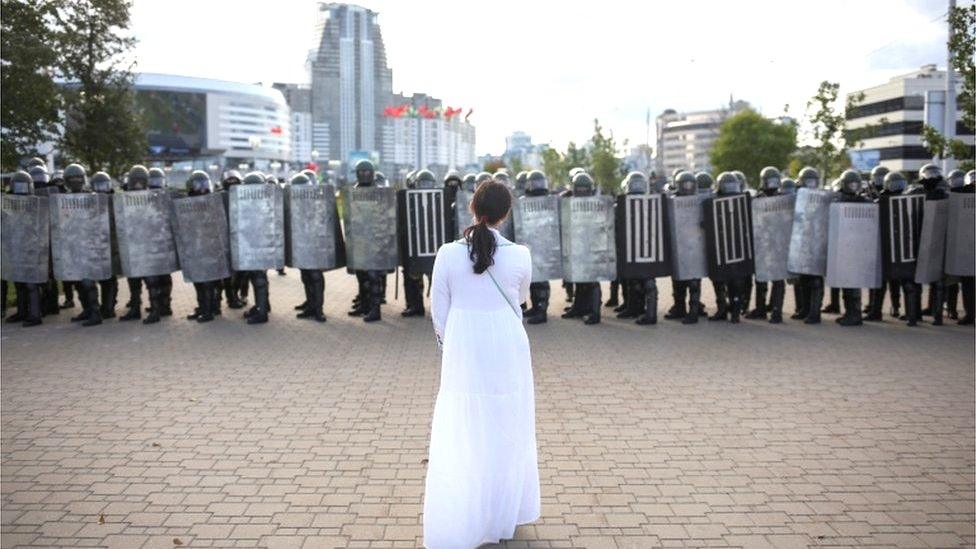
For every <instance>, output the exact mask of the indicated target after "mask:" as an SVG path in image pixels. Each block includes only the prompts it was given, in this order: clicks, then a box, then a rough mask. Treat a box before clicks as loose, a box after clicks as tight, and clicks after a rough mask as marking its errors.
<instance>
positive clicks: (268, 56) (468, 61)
mask: <svg viewBox="0 0 976 549" xmlns="http://www.w3.org/2000/svg"><path fill="white" fill-rule="evenodd" d="M965 3H966V2H963V4H965ZM317 4H318V3H317V2H308V1H292V2H284V3H281V4H276V5H275V7H274V9H271V8H267V9H264V8H261V9H250V10H240V9H239V7H238V6H239V4H236V3H232V2H226V1H222V0H216V1H211V2H206V3H199V2H195V3H192V4H191V3H190V2H189V1H187V0H176V1H174V2H169V3H166V4H165V5H161V4H160V3H157V2H147V1H145V0H137V1H136V2H135V4H134V6H133V10H132V15H133V21H132V27H131V30H132V33H133V35H134V36H136V37H137V38H138V39H139V43H138V44H137V46H136V48H135V50H134V56H135V60H136V61H137V62H138V65H137V67H136V70H138V71H145V72H168V73H174V74H184V75H188V76H205V77H210V78H220V79H227V80H237V81H242V82H263V83H265V84H268V85H270V83H271V82H307V74H306V67H305V64H304V61H305V59H306V57H307V55H308V50H309V49H310V48H311V46H312V42H313V35H314V29H313V26H314V25H313V22H314V15H315V10H316V9H317ZM359 5H362V6H364V7H366V8H368V9H371V10H373V11H376V12H378V13H379V24H380V25H381V26H382V28H383V39H384V42H385V47H386V53H387V61H388V64H389V66H390V67H391V68H392V69H393V86H392V87H393V92H394V93H404V94H412V93H415V92H421V93H429V94H432V95H435V96H437V97H441V98H443V100H444V103H445V104H446V105H452V106H461V107H464V108H466V109H467V108H473V109H474V113H473V115H472V118H471V121H472V123H474V124H475V126H477V128H478V142H477V152H478V154H479V155H482V154H486V153H491V154H501V152H502V151H503V150H504V139H505V137H506V136H508V135H510V134H511V133H512V132H514V131H517V130H522V131H525V132H526V133H528V134H530V135H532V137H533V140H534V141H535V142H536V143H546V142H549V143H551V144H552V145H553V146H555V147H557V148H563V147H564V146H565V144H566V143H567V142H568V141H576V142H577V143H580V142H583V141H585V140H586V139H587V138H588V137H589V135H590V133H591V131H592V120H593V118H599V119H600V121H601V124H602V125H603V126H604V128H606V129H609V130H612V131H613V132H614V134H615V136H616V137H617V139H618V142H620V143H621V144H622V143H623V141H624V140H625V139H627V140H628V141H629V146H630V147H632V146H636V145H637V144H640V143H643V142H644V141H645V136H646V127H645V120H646V116H647V114H648V112H649V113H650V117H651V121H652V123H653V119H654V118H655V117H656V116H657V115H659V114H660V113H661V112H662V111H664V110H665V109H667V108H673V109H675V110H678V111H695V110H708V109H713V108H718V107H720V106H722V105H723V104H725V103H727V101H728V97H729V95H730V94H731V95H733V96H734V97H735V98H736V99H740V98H741V99H744V100H747V101H749V102H750V103H751V104H752V105H753V106H754V107H756V108H757V109H759V110H760V111H761V112H763V114H765V115H767V116H773V115H777V114H780V113H782V112H783V109H784V105H786V104H789V106H790V110H789V114H790V115H791V116H793V117H795V118H798V119H802V118H803V115H804V112H805V105H806V102H807V100H809V98H810V97H811V96H812V95H813V94H814V92H815V91H816V87H817V85H818V84H819V82H820V81H821V80H833V81H839V82H840V83H841V86H842V92H847V91H852V90H856V89H860V88H863V87H867V86H871V85H877V84H879V83H882V82H885V81H887V80H888V79H889V78H890V77H892V76H894V75H897V74H900V73H904V72H907V71H911V70H915V69H918V67H920V66H921V65H924V64H927V63H938V64H939V65H940V66H944V64H945V38H946V29H945V21H944V17H943V14H944V13H945V10H946V2H944V1H941V0H938V1H908V0H902V1H898V2H890V1H870V2H856V3H842V2H839V1H837V2H824V3H821V4H818V6H817V7H818V9H817V10H816V11H815V12H811V13H806V12H803V13H794V11H795V10H792V9H791V8H793V7H795V6H793V5H783V4H781V3H772V2H760V1H756V2H740V3H736V4H735V5H726V4H719V3H715V4H708V5H707V6H705V7H702V6H688V5H684V6H672V5H660V6H659V5H652V6H647V5H630V4H627V3H622V2H609V3H602V4H601V5H600V9H599V10H593V9H591V10H580V9H574V8H569V7H560V9H559V11H553V10H552V8H551V7H550V6H547V5H539V4H533V3H519V4H516V3H514V2H507V1H501V2H496V3H493V4H492V5H491V6H487V5H485V6H482V5H474V6H471V7H470V8H469V9H467V10H466V13H464V14H462V13H461V12H458V11H456V10H449V9H447V6H449V4H441V3H426V4H417V3H411V4H409V5H405V4H398V3H396V2H389V1H385V0H382V1H370V2H361V3H359ZM181 7H182V8H185V9H181ZM187 13H194V14H196V15H197V16H196V17H193V18H187V17H185V15H186V14H187ZM839 13H842V14H844V17H843V18H838V14H839ZM177 14H179V15H177ZM513 14H518V15H513ZM703 14H706V15H703ZM176 17H180V19H176ZM839 20H847V21H850V23H843V22H841V23H838V22H837V21H839ZM213 21H221V26H222V27H221V28H224V29H226V28H230V29H240V32H239V34H238V33H236V32H231V33H227V32H223V31H222V32H220V33H219V34H218V33H215V32H214V25H213V23H212V22H213ZM255 21H260V22H261V24H260V27H256V26H255V23H254V22H255ZM471 21H478V22H479V24H478V25H477V27H475V24H474V23H471ZM659 21H687V24H684V25H676V24H660V23H658V24H655V22H659ZM736 21H741V23H736ZM855 22H856V24H855ZM176 27H180V28H181V33H180V34H185V35H193V36H198V37H200V39H198V40H193V41H186V42H174V41H173V40H172V36H173V32H172V30H173V28H176ZM482 28H483V29H484V31H485V32H483V33H479V29H482ZM866 28H870V29H879V32H859V29H866ZM274 29H281V30H280V32H274ZM418 29H420V30H424V29H427V32H418ZM498 29H507V30H506V31H505V32H496V31H497V30H498ZM568 29H584V30H586V31H588V32H589V34H587V33H586V32H582V33H581V32H570V31H569V30H568ZM820 29H823V30H822V31H820ZM452 30H454V31H456V33H452V32H451V31H452ZM265 31H271V32H265ZM821 32H826V34H821ZM252 33H253V34H252ZM481 34H483V35H484V36H483V37H482V36H481ZM247 35H256V36H261V37H262V38H261V39H257V40H254V41H248V40H246V39H243V38H237V36H247ZM208 36H210V37H212V38H208ZM268 36H270V37H273V39H271V40H267V39H264V38H265V37H268ZM495 36H497V37H499V38H493V37H495ZM703 36H705V37H711V38H710V39H707V40H703V39H702V37H703ZM221 37H227V38H225V39H222V38H221ZM824 37H825V38H826V39H824ZM668 44H675V45H676V44H680V48H677V47H665V46H666V45H668ZM272 46H273V47H272ZM201 51H203V52H206V53H205V54H204V55H201V54H200V52H201ZM701 74H708V75H709V77H708V78H707V79H705V78H701V77H699V76H698V75H701ZM622 75H623V76H624V77H622ZM519 82H524V83H525V84H524V85H520V84H518V83H519ZM661 82H679V83H685V85H670V84H662V83H661ZM653 141H654V136H653V127H652V136H651V142H652V143H651V144H652V145H653ZM621 152H624V153H625V152H626V151H625V150H624V151H621Z"/></svg>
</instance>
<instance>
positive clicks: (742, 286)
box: [726, 277, 747, 324]
mask: <svg viewBox="0 0 976 549" xmlns="http://www.w3.org/2000/svg"><path fill="white" fill-rule="evenodd" d="M746 284H747V281H746V279H745V278H742V277H738V278H733V279H732V280H730V281H729V282H728V286H729V287H728V290H726V291H727V292H728V295H729V313H730V318H729V321H730V322H732V323H733V324H736V323H738V322H739V316H740V315H741V314H742V310H743V308H744V307H745V303H744V300H743V296H744V295H745V291H746Z"/></svg>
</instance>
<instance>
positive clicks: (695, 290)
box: [681, 280, 701, 324]
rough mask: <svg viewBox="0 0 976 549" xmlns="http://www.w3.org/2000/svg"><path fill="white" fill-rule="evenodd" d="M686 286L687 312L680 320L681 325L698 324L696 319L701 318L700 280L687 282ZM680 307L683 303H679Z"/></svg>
mask: <svg viewBox="0 0 976 549" xmlns="http://www.w3.org/2000/svg"><path fill="white" fill-rule="evenodd" d="M687 285H688V312H687V314H685V317H684V318H682V319H681V323H682V324H698V317H699V316H701V314H700V313H701V280H689V281H688V282H687ZM683 299H684V298H682V300H683ZM681 305H682V307H683V306H684V302H683V301H682V303H681Z"/></svg>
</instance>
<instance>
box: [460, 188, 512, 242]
mask: <svg viewBox="0 0 976 549" xmlns="http://www.w3.org/2000/svg"><path fill="white" fill-rule="evenodd" d="M472 198H474V193H473V192H470V191H458V192H457V194H456V195H455V196H454V219H455V225H456V226H457V233H456V234H455V235H454V238H455V239H458V238H461V236H462V234H461V233H463V232H464V229H467V228H468V225H470V224H471V221H472V215H471V209H470V208H471V199H472ZM503 236H504V235H503Z"/></svg>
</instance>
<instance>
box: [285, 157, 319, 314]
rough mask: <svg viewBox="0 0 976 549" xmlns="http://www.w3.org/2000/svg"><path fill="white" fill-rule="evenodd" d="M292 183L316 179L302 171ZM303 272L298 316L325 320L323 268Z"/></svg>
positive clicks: (303, 270) (308, 183) (300, 183)
mask: <svg viewBox="0 0 976 549" xmlns="http://www.w3.org/2000/svg"><path fill="white" fill-rule="evenodd" d="M290 184H291V185H314V184H315V180H310V179H309V178H308V176H307V175H306V174H305V173H304V172H302V173H297V174H295V175H293V176H292V177H291V181H290ZM299 272H300V273H301V280H302V286H303V287H304V289H305V301H304V302H303V303H302V304H301V305H298V306H296V307H295V310H297V311H301V312H300V313H298V314H296V315H295V317H296V318H311V319H312V320H315V321H316V322H325V321H326V318H325V314H324V313H323V311H322V308H323V306H324V304H325V277H324V276H323V274H322V270H321V269H299Z"/></svg>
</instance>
